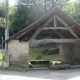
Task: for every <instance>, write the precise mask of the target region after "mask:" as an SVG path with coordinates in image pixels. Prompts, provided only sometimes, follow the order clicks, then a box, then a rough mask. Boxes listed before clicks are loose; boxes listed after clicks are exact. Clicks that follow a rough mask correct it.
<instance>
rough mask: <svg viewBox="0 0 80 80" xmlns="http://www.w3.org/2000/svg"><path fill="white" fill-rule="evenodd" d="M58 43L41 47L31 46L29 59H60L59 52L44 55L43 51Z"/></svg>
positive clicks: (54, 46)
mask: <svg viewBox="0 0 80 80" xmlns="http://www.w3.org/2000/svg"><path fill="white" fill-rule="evenodd" d="M56 47H57V45H55V44H50V45H43V46H39V47H31V48H30V53H29V60H34V59H35V58H36V57H40V60H60V57H59V54H54V55H44V54H43V51H44V50H45V49H50V48H56Z"/></svg>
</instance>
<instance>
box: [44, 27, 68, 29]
mask: <svg viewBox="0 0 80 80" xmlns="http://www.w3.org/2000/svg"><path fill="white" fill-rule="evenodd" d="M59 29H60V30H68V28H67V27H44V28H43V30H59Z"/></svg>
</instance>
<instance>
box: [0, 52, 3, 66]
mask: <svg viewBox="0 0 80 80" xmlns="http://www.w3.org/2000/svg"><path fill="white" fill-rule="evenodd" d="M2 58H3V53H2V52H0V66H1V65H2Z"/></svg>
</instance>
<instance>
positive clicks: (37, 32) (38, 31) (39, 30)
mask: <svg viewBox="0 0 80 80" xmlns="http://www.w3.org/2000/svg"><path fill="white" fill-rule="evenodd" d="M53 18H54V16H52V17H51V18H50V19H49V20H48V21H47V22H46V23H45V24H44V25H43V26H41V28H40V29H38V30H37V31H36V33H35V34H34V35H33V36H32V38H31V39H30V40H32V39H34V38H35V37H36V36H37V35H38V34H39V33H40V32H41V30H42V29H43V28H44V27H45V26H47V25H48V24H49V23H50V22H51V21H52V20H53Z"/></svg>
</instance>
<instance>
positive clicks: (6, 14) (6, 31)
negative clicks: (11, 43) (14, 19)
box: [5, 0, 9, 50]
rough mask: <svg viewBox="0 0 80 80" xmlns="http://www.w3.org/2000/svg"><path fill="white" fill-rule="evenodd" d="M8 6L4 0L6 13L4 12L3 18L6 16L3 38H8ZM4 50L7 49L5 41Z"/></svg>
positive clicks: (7, 2)
mask: <svg viewBox="0 0 80 80" xmlns="http://www.w3.org/2000/svg"><path fill="white" fill-rule="evenodd" d="M8 8H9V1H8V0H6V13H5V18H6V24H5V40H7V39H9V27H8V19H9V15H8ZM5 50H7V43H6V42H5Z"/></svg>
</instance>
